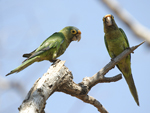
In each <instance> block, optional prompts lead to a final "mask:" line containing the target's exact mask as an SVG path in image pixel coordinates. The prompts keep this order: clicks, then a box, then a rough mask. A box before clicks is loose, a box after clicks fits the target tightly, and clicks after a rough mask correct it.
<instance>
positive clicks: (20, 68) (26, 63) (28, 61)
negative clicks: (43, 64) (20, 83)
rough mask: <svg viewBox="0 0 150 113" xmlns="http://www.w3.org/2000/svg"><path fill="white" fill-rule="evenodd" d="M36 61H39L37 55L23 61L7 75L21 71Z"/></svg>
mask: <svg viewBox="0 0 150 113" xmlns="http://www.w3.org/2000/svg"><path fill="white" fill-rule="evenodd" d="M35 61H37V57H33V58H31V59H28V60H27V61H25V62H23V63H22V64H21V65H20V66H19V67H17V68H16V69H14V70H12V71H11V72H10V73H8V74H7V75H6V76H8V75H10V74H13V73H15V72H20V71H21V70H23V69H25V68H26V67H28V66H29V65H31V64H33V63H34V62H35Z"/></svg>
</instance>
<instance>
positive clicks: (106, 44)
mask: <svg viewBox="0 0 150 113" xmlns="http://www.w3.org/2000/svg"><path fill="white" fill-rule="evenodd" d="M104 41H105V46H106V48H107V51H108V53H109V55H110V57H112V55H111V54H110V51H109V49H108V44H107V41H106V37H105V35H104Z"/></svg>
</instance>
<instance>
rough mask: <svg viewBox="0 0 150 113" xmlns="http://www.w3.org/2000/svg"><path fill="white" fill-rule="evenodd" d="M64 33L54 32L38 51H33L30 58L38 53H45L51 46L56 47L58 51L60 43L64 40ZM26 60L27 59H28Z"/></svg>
mask: <svg viewBox="0 0 150 113" xmlns="http://www.w3.org/2000/svg"><path fill="white" fill-rule="evenodd" d="M64 39H65V37H64V35H63V34H62V33H58V32H57V33H54V34H53V35H51V36H50V37H48V38H47V39H46V40H45V41H44V42H43V43H42V44H41V45H40V46H39V47H38V48H37V49H36V51H33V52H31V53H32V54H31V56H30V57H28V59H30V58H33V57H35V56H37V55H40V54H42V53H44V52H45V51H49V50H50V49H51V48H56V51H58V49H59V47H60V45H61V44H62V43H63V42H64ZM28 59H26V60H28ZM26 60H25V61H26Z"/></svg>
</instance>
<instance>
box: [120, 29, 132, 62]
mask: <svg viewBox="0 0 150 113" xmlns="http://www.w3.org/2000/svg"><path fill="white" fill-rule="evenodd" d="M119 30H120V31H121V33H122V34H123V36H124V39H125V41H126V43H127V45H128V47H130V45H129V42H128V38H127V36H126V34H125V32H124V31H123V29H121V28H119ZM129 56H130V60H131V54H130V55H129Z"/></svg>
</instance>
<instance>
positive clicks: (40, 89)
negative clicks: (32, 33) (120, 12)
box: [19, 42, 144, 113]
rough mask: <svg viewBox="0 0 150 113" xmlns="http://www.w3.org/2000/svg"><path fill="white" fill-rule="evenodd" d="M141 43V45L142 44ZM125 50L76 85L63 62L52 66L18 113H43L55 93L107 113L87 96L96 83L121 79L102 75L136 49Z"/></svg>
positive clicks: (36, 84) (31, 91)
mask: <svg viewBox="0 0 150 113" xmlns="http://www.w3.org/2000/svg"><path fill="white" fill-rule="evenodd" d="M143 43H144V42H142V43H141V44H143ZM141 44H139V45H137V46H133V47H132V48H129V49H126V50H125V51H123V52H122V53H121V54H120V55H118V56H117V57H116V58H114V59H113V60H112V61H111V62H109V63H108V64H107V65H106V66H105V67H104V68H102V69H101V70H100V71H99V72H97V73H96V74H95V75H93V76H92V77H85V78H84V79H83V81H82V82H81V83H79V84H76V83H75V82H74V81H73V76H72V73H71V72H70V71H69V69H68V68H67V67H66V66H64V63H65V61H59V62H57V63H55V64H53V65H52V66H51V67H50V68H49V69H48V71H47V73H45V74H44V75H43V76H42V78H39V79H38V80H37V81H36V82H35V83H34V86H33V87H32V88H31V90H30V91H29V93H28V95H27V97H26V99H25V100H24V101H23V103H22V105H21V106H20V108H19V111H20V113H44V108H45V104H46V100H47V99H48V98H49V96H51V95H52V94H53V92H55V91H59V92H64V93H66V94H69V95H72V96H74V97H77V98H78V99H80V100H82V101H84V102H86V103H89V104H91V105H93V106H95V107H96V108H97V109H98V111H99V112H101V113H108V111H107V110H106V109H105V108H104V107H103V106H102V104H101V103H100V102H99V101H98V100H96V99H95V98H93V97H92V96H89V95H88V92H89V91H90V89H91V88H92V87H93V86H95V85H96V84H97V83H104V82H106V83H107V82H115V81H118V80H120V79H121V78H122V76H121V74H119V75H116V76H114V77H105V76H104V75H105V74H106V73H107V72H108V71H109V70H110V69H112V68H113V67H114V66H115V64H117V63H118V62H119V61H120V60H121V59H123V58H124V57H126V56H127V55H129V54H130V53H132V52H133V51H134V50H135V49H136V48H137V47H139V46H140V45H141Z"/></svg>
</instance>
